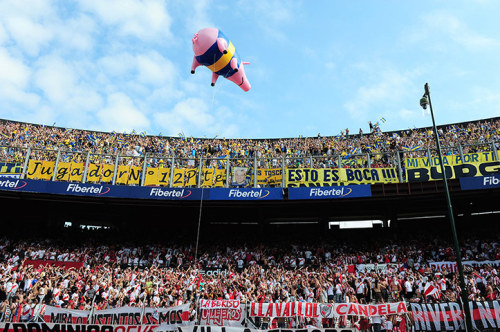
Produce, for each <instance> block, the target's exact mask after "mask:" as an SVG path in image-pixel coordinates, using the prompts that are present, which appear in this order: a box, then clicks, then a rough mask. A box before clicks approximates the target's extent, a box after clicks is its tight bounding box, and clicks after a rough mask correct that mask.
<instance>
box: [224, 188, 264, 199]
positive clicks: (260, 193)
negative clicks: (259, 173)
mask: <svg viewBox="0 0 500 332" xmlns="http://www.w3.org/2000/svg"><path fill="white" fill-rule="evenodd" d="M269 194H270V191H269V190H262V189H251V190H248V191H247V190H245V191H243V190H239V189H231V190H229V198H258V199H262V198H265V197H267V196H269Z"/></svg>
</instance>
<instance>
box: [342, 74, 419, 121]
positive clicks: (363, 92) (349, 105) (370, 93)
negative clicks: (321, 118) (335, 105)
mask: <svg viewBox="0 0 500 332" xmlns="http://www.w3.org/2000/svg"><path fill="white" fill-rule="evenodd" d="M412 76H413V74H412V73H399V72H396V71H392V70H391V71H385V72H383V73H381V74H380V77H379V79H378V80H377V81H376V82H375V83H373V84H371V85H368V86H362V87H360V88H359V89H358V90H357V92H356V93H355V95H354V96H353V98H351V100H350V101H348V102H346V103H345V104H344V107H345V108H346V109H347V110H348V112H349V114H350V115H351V116H352V117H353V118H360V117H361V118H367V115H368V114H367V113H368V112H369V111H370V110H371V109H372V108H374V106H375V105H377V106H383V105H387V106H388V105H390V104H391V103H392V102H394V101H395V100H400V99H401V98H402V97H404V96H406V95H407V94H408V92H409V91H410V90H411V87H412V78H411V77H412Z"/></svg>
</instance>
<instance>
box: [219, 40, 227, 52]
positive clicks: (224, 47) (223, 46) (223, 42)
mask: <svg viewBox="0 0 500 332" xmlns="http://www.w3.org/2000/svg"><path fill="white" fill-rule="evenodd" d="M217 47H218V48H219V51H221V52H222V53H224V54H227V43H226V40H225V39H224V38H217Z"/></svg>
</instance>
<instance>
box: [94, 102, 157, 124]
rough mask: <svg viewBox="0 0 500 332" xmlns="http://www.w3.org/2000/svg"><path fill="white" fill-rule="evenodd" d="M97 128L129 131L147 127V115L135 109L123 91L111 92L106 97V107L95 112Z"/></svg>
mask: <svg viewBox="0 0 500 332" xmlns="http://www.w3.org/2000/svg"><path fill="white" fill-rule="evenodd" d="M97 118H98V119H99V121H100V123H99V128H102V130H105V131H113V130H115V131H131V130H133V129H135V130H143V129H147V128H148V127H149V125H150V122H149V120H148V119H147V117H146V116H145V115H144V114H143V113H142V112H141V111H139V110H138V109H137V107H136V106H135V105H134V103H133V101H132V100H131V99H130V98H129V97H128V96H127V95H125V94H124V93H113V94H111V95H109V96H108V97H107V102H106V107H104V108H103V109H101V110H100V111H98V112H97Z"/></svg>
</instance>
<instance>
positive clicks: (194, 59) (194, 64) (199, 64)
mask: <svg viewBox="0 0 500 332" xmlns="http://www.w3.org/2000/svg"><path fill="white" fill-rule="evenodd" d="M198 66H201V63H199V62H198V60H196V57H193V63H192V64H191V74H194V70H195V69H196V67H198Z"/></svg>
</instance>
